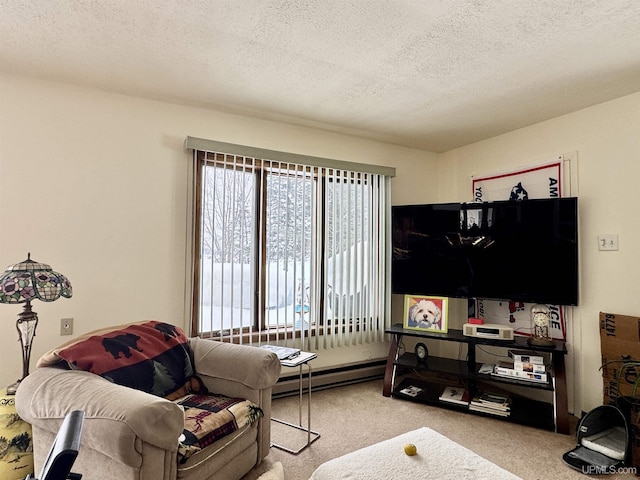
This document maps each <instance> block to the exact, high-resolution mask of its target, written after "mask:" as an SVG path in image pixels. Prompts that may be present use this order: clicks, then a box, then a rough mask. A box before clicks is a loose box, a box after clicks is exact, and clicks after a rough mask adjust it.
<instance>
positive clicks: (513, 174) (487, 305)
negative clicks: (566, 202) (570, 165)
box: [471, 155, 566, 340]
mask: <svg viewBox="0 0 640 480" xmlns="http://www.w3.org/2000/svg"><path fill="white" fill-rule="evenodd" d="M563 164H564V157H563V155H559V156H557V157H555V158H553V159H551V160H548V161H544V162H541V163H539V164H536V165H531V166H527V167H521V168H517V169H515V170H512V171H507V172H502V173H496V174H492V175H482V176H473V177H471V180H472V189H473V200H474V201H475V202H491V201H497V200H527V199H530V198H552V197H562V196H565V195H566V194H565V193H564V191H563V181H562V180H563V178H564V177H563V174H564V172H563V168H564V166H563ZM532 305H533V304H529V303H523V302H507V301H496V300H484V299H477V300H476V315H477V316H478V317H479V318H482V319H484V321H485V322H487V323H499V324H505V323H508V325H509V326H510V327H512V328H513V330H514V332H515V333H518V334H521V335H529V334H530V333H529V331H530V322H529V312H530V310H531V307H532ZM549 308H550V309H551V327H552V328H551V336H552V337H553V338H554V339H556V340H566V321H565V318H566V316H565V311H564V307H562V306H560V305H549ZM506 319H508V320H506Z"/></svg>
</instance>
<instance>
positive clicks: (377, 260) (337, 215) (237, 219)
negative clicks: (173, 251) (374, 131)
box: [193, 149, 391, 349]
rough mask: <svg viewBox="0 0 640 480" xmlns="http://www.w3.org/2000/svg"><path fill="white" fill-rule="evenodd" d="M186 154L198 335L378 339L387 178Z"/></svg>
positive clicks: (293, 341) (282, 340)
mask: <svg viewBox="0 0 640 480" xmlns="http://www.w3.org/2000/svg"><path fill="white" fill-rule="evenodd" d="M260 153H264V152H260ZM300 158H301V159H304V158H305V157H300ZM194 161H195V162H196V165H197V173H196V175H195V176H194V181H195V188H194V192H195V193H196V195H195V209H194V211H195V216H196V218H195V222H196V226H197V228H196V229H195V242H194V245H195V249H194V250H195V258H194V267H195V268H194V271H195V276H194V280H195V282H194V289H193V290H194V295H193V297H194V298H193V316H194V328H195V330H197V331H196V332H195V333H196V334H198V335H200V336H202V337H207V338H216V339H218V340H223V341H232V342H236V343H250V344H264V343H270V344H279V345H289V346H296V347H298V348H303V349H319V348H329V347H337V346H345V345H353V344H360V343H367V342H375V341H382V340H383V337H384V329H385V327H386V326H387V325H388V324H389V323H390V288H389V285H390V283H389V276H390V270H389V265H390V238H389V236H390V228H389V221H390V202H389V199H390V179H391V176H390V175H388V174H385V173H376V172H369V171H366V169H358V168H354V166H357V165H358V164H353V163H349V164H345V165H346V166H347V167H349V168H337V166H336V164H335V163H334V164H332V165H331V166H323V165H313V164H305V163H304V162H294V161H291V158H289V157H288V158H287V159H286V161H282V160H277V159H276V160H272V159H266V158H265V157H264V156H263V157H262V158H257V157H254V156H247V155H238V154H236V153H229V152H223V151H209V150H200V149H194ZM310 163H311V162H310ZM316 163H317V162H316ZM338 166H339V164H338Z"/></svg>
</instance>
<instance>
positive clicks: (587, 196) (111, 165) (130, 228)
mask: <svg viewBox="0 0 640 480" xmlns="http://www.w3.org/2000/svg"><path fill="white" fill-rule="evenodd" d="M638 125H640V93H637V94H634V95H630V96H627V97H624V98H621V99H618V100H615V101H611V102H607V103H604V104H601V105H598V106H595V107H592V108H589V109H585V110H582V111H579V112H576V113H573V114H570V115H566V116H563V117H559V118H556V119H553V120H550V121H547V122H543V123H540V124H537V125H533V126H531V127H527V128H524V129H521V130H517V131H514V132H511V133H508V134H506V135H502V136H499V137H496V138H493V139H490V140H486V141H484V142H479V143H476V144H473V145H470V146H467V147H464V148H460V149H456V150H452V151H450V152H447V153H444V154H441V155H436V154H433V153H429V152H423V151H418V150H412V149H407V148H401V147H395V146H392V145H388V144H384V143H379V142H372V141H368V140H362V139H358V138H354V137H348V136H341V135H337V134H332V133H329V132H326V131H322V130H317V129H309V128H299V127H293V126H290V125H285V124H278V123H273V122H266V121H262V120H256V119H250V118H246V117H240V116H233V115H228V114H223V113H219V112H215V111H212V110H205V109H197V108H192V107H185V106H179V105H173V104H167V103H160V102H154V101H148V100H142V99H136V98H131V97H125V96H121V95H114V94H109V93H105V92H101V91H97V90H91V89H83V88H77V87H73V86H68V85H62V84H57V83H49V82H41V81H36V80H31V79H27V78H18V77H12V76H7V75H0V208H1V209H2V217H1V222H0V268H4V267H5V266H6V265H9V264H11V263H16V262H19V261H21V260H24V259H25V258H26V255H27V252H31V254H32V256H33V258H34V259H35V260H38V261H41V262H45V263H50V264H51V266H52V267H53V268H54V269H55V270H58V271H60V272H61V273H64V274H65V275H67V276H68V277H69V279H70V280H71V282H72V284H73V287H74V296H73V298H71V299H60V300H59V301H57V302H54V303H49V304H45V303H42V302H35V303H34V310H35V311H37V312H38V313H39V316H40V323H39V325H38V331H37V337H36V339H35V342H34V347H33V349H34V351H33V355H32V368H33V366H34V365H35V359H37V358H38V357H39V356H40V355H41V354H42V353H44V352H45V351H47V350H48V349H50V348H52V347H54V346H56V345H58V344H60V343H62V342H63V341H66V340H67V339H68V338H69V337H61V336H60V335H59V324H60V319H61V318H63V317H73V318H74V319H75V333H76V334H78V333H82V332H86V331H89V330H93V329H95V328H99V327H103V326H108V325H114V324H119V323H125V322H130V321H136V320H142V319H149V318H154V319H159V320H163V321H168V322H171V323H175V324H177V325H181V326H183V327H184V328H185V329H187V328H188V327H187V321H186V320H185V318H184V317H185V315H184V312H185V303H184V298H185V295H184V284H185V280H184V279H185V264H186V256H187V254H186V245H187V233H186V228H187V206H188V193H187V183H188V164H189V160H190V155H189V154H188V153H187V152H186V151H185V150H184V149H183V142H184V138H185V137H186V136H187V135H192V136H196V137H203V138H211V139H215V140H220V141H225V142H231V143H238V144H244V145H251V146H256V147H261V148H267V149H273V150H282V151H288V152H293V153H300V154H307V155H314V156H322V157H330V158H336V159H344V160H348V161H355V162H363V163H373V164H380V165H389V166H394V167H396V169H397V177H396V178H395V179H394V181H393V193H392V200H393V203H394V204H407V203H420V202H433V201H463V200H468V199H469V198H470V188H471V187H470V181H471V180H470V177H471V175H473V174H482V173H487V172H494V171H496V170H501V169H508V168H512V167H515V166H519V165H524V164H529V163H532V162H536V161H538V160H542V159H547V158H549V157H551V156H554V155H557V154H564V153H569V152H578V168H577V179H578V183H579V185H578V190H577V191H578V195H579V197H580V222H581V226H580V241H581V250H582V252H581V258H580V260H581V262H580V263H581V281H582V284H581V292H580V294H581V298H580V306H579V307H577V308H576V309H575V311H574V316H573V323H574V324H575V325H569V328H570V329H571V332H570V337H571V341H570V344H569V346H568V348H569V349H570V350H571V353H572V358H573V359H574V363H575V365H573V367H574V368H575V370H576V372H577V374H576V375H573V374H572V372H569V375H570V381H571V382H572V386H573V387H575V399H576V401H577V404H576V409H575V411H576V412H579V410H580V409H582V410H589V409H591V408H593V407H594V406H596V405H599V404H600V403H601V402H602V392H601V389H602V381H601V377H600V372H599V371H598V367H599V365H600V341H599V336H598V312H599V311H607V312H614V313H621V314H629V315H638V314H640V297H639V296H638V295H637V294H636V290H637V286H636V278H635V274H636V271H637V270H638V267H639V266H640V250H638V249H637V248H636V245H638V244H640V243H639V240H640V224H639V222H637V221H636V220H635V215H634V213H635V212H634V207H635V205H636V204H637V199H636V195H637V190H638V188H637V183H638V180H640V162H638V159H637V157H638V154H639V153H640V135H638V132H637V129H638ZM434 176H437V178H436V179H435V181H430V182H429V187H428V188H425V187H424V179H425V178H429V179H431V178H433V177H434ZM434 185H435V187H434ZM574 191H575V190H574ZM598 233H617V234H619V235H620V251H618V252H599V251H598V250H597V245H596V237H597V234H598ZM396 303H397V302H396ZM20 308H21V307H20V306H15V305H14V306H12V305H0V325H4V327H3V328H4V330H3V334H2V335H0V350H1V351H2V352H3V362H2V367H1V370H0V385H6V384H8V383H11V382H12V381H14V380H16V379H17V378H18V377H19V376H20V373H21V371H22V370H21V363H20V354H19V346H18V343H17V332H16V331H15V327H14V325H15V319H16V315H17V314H18V312H19V311H20ZM394 308H395V311H397V305H395V306H394ZM400 308H401V307H400ZM450 313H451V312H450ZM464 314H465V312H464V308H463V307H461V308H460V307H455V308H454V311H453V314H452V316H453V317H456V318H455V321H456V322H458V323H460V322H461V321H462V320H463V317H464ZM457 317H460V318H457ZM384 355H386V346H385V345H366V346H363V347H359V348H356V349H355V351H354V350H349V351H348V352H346V351H344V350H341V349H332V350H329V351H328V352H327V353H326V354H321V355H320V357H319V358H318V361H317V362H315V363H314V367H315V368H318V367H322V366H326V365H332V364H341V363H347V362H349V361H352V360H367V359H371V358H379V357H382V356H384Z"/></svg>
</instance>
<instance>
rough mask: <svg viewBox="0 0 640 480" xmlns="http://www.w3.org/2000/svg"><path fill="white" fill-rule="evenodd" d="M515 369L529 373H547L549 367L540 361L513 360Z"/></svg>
mask: <svg viewBox="0 0 640 480" xmlns="http://www.w3.org/2000/svg"><path fill="white" fill-rule="evenodd" d="M513 369H514V370H520V371H521V372H529V373H546V371H547V367H546V366H544V365H540V364H538V363H527V362H513Z"/></svg>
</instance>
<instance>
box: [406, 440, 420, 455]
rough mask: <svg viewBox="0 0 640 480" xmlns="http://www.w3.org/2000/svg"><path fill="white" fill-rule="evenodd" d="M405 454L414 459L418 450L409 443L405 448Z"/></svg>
mask: <svg viewBox="0 0 640 480" xmlns="http://www.w3.org/2000/svg"><path fill="white" fill-rule="evenodd" d="M404 453H406V454H407V455H409V456H410V457H413V456H414V455H415V454H416V453H418V449H417V448H416V446H415V445H414V444H413V443H407V444H406V445H405V446H404Z"/></svg>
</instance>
